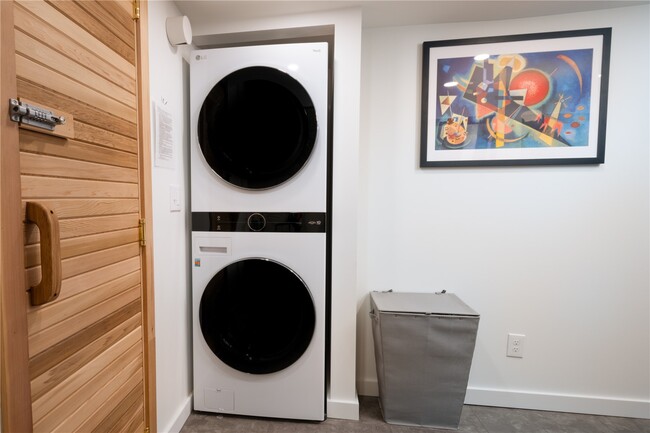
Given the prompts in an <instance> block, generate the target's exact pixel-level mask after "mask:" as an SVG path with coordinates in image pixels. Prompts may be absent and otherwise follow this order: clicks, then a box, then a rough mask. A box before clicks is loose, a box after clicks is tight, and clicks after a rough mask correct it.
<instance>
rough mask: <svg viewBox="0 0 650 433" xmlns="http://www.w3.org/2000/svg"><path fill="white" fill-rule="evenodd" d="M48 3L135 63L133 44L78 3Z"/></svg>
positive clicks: (131, 62)
mask: <svg viewBox="0 0 650 433" xmlns="http://www.w3.org/2000/svg"><path fill="white" fill-rule="evenodd" d="M48 4H50V5H52V6H54V7H55V8H56V9H58V10H59V11H60V12H62V13H63V14H64V15H66V16H67V17H68V18H70V19H71V20H72V21H73V22H75V23H77V24H78V25H79V26H80V27H81V28H83V29H85V30H86V31H87V32H88V33H89V34H92V35H93V36H95V37H96V38H97V39H98V40H99V41H100V43H101V44H102V45H105V46H107V47H110V48H112V49H113V51H115V52H116V53H117V54H119V55H120V56H121V57H123V58H124V59H126V60H127V61H128V62H129V63H130V64H132V65H135V50H134V49H133V46H129V45H128V44H127V43H125V42H124V41H122V40H121V39H120V38H118V37H117V36H115V35H114V34H113V32H111V31H109V30H108V29H107V28H106V27H104V25H102V23H101V22H99V21H98V20H96V19H95V17H93V16H92V15H90V14H89V13H88V12H86V11H85V10H83V9H82V8H80V7H79V5H78V4H76V3H74V2H71V1H69V0H63V1H52V0H48Z"/></svg>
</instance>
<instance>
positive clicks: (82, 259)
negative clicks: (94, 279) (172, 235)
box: [25, 242, 140, 287]
mask: <svg viewBox="0 0 650 433" xmlns="http://www.w3.org/2000/svg"><path fill="white" fill-rule="evenodd" d="M139 255H140V244H139V243H137V242H135V243H131V244H127V245H121V246H118V247H113V248H107V249H103V250H100V251H95V252H93V253H89V254H84V255H81V256H77V257H72V258H69V259H66V260H61V272H62V275H63V278H64V279H65V278H71V277H74V276H75V275H79V274H83V273H85V272H90V271H94V270H96V269H99V268H103V267H105V266H108V265H111V264H113V263H118V262H121V261H123V260H126V259H129V258H131V257H136V256H139ZM41 277H42V274H41V267H40V266H34V267H33V268H29V269H26V270H25V279H26V280H27V282H28V284H29V285H30V287H33V286H35V285H36V284H38V283H39V282H40V281H41Z"/></svg>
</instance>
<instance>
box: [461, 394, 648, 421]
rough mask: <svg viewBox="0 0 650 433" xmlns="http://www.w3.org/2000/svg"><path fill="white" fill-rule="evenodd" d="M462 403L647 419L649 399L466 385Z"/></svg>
mask: <svg viewBox="0 0 650 433" xmlns="http://www.w3.org/2000/svg"><path fill="white" fill-rule="evenodd" d="M465 403H466V404H475V405H480V406H499V407H513V408H518V409H535V410H550V411H555V412H571V413H586V414H591V415H607V416H622V417H630V418H646V419H650V401H648V400H632V399H625V398H611V397H600V396H591V395H567V394H550V393H541V392H522V391H504V390H499V389H485V388H474V387H469V388H467V394H466V395H465Z"/></svg>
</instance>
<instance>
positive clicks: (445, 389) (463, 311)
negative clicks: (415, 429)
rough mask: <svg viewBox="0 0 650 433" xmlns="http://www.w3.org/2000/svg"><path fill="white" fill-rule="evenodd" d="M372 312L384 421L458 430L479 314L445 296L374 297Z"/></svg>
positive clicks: (392, 294)
mask: <svg viewBox="0 0 650 433" xmlns="http://www.w3.org/2000/svg"><path fill="white" fill-rule="evenodd" d="M370 307H371V309H370V317H371V319H372V334H373V339H374V343H375V360H376V363H377V379H378V383H379V403H380V406H381V411H382V415H383V416H384V420H385V421H386V422H387V423H390V424H403V425H415V426H425V427H442V428H454V429H457V428H458V424H459V423H460V414H461V411H462V409H463V403H464V402H465V392H466V391H467V381H468V378H469V369H470V367H471V364H472V356H473V354H474V345H475V343H476V332H477V330H478V322H479V315H478V313H476V311H474V310H472V309H471V308H470V307H468V306H467V305H466V304H465V303H464V302H463V301H461V300H460V299H459V298H458V297H457V296H456V295H454V294H452V293H445V292H442V293H397V292H371V293H370Z"/></svg>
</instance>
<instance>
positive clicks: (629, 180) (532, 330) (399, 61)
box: [357, 6, 650, 418]
mask: <svg viewBox="0 0 650 433" xmlns="http://www.w3.org/2000/svg"><path fill="white" fill-rule="evenodd" d="M649 17H650V13H649V8H648V7H647V6H641V7H633V8H620V9H613V10H608V11H599V12H593V13H581V14H572V15H564V16H553V17H543V18H536V19H522V20H515V21H507V22H481V23H462V24H448V25H426V26H411V27H392V28H375V29H365V30H364V33H363V61H362V83H363V84H362V102H361V113H362V123H361V144H362V150H361V156H360V159H361V161H362V172H361V179H362V186H361V197H363V198H364V201H363V202H362V204H361V206H362V210H361V211H360V221H364V224H360V234H359V287H358V290H359V291H358V304H359V314H358V322H359V334H358V340H359V344H358V363H357V365H358V381H359V382H358V386H359V393H360V394H374V395H376V392H377V389H376V376H375V366H374V355H373V353H372V336H371V333H370V328H369V320H368V305H367V299H368V295H367V294H368V291H370V290H387V289H393V290H395V291H438V290H441V289H446V290H448V291H451V292H455V293H456V294H458V295H459V296H460V297H461V298H462V299H463V300H465V301H466V302H467V303H468V304H469V305H470V306H472V307H473V308H474V309H475V310H477V311H478V312H479V313H480V314H481V321H480V326H479V334H478V340H477V347H476V350H475V354H474V362H473V366H472V371H471V375H470V382H469V391H468V394H467V399H466V401H467V403H474V404H485V405H503V406H512V407H524V408H539V409H550V410H565V411H576V412H591V413H601V414H612V415H622V416H637V417H646V418H648V417H650V368H649V365H650V293H649V291H650V290H649V287H650V281H649V262H650V256H649V230H648V224H649V221H650V215H649V196H650V183H649V172H650V171H649V152H648V143H649V139H648V137H649V135H648V123H649V122H648V119H649V118H650V112H649V102H648V101H649V99H648V95H649V93H650V92H649V87H648V77H649V76H650V71H649V67H648V62H649V61H648V54H649V32H648V22H649ZM610 26H611V27H613V35H612V54H611V69H610V77H609V104H608V109H609V110H608V116H607V120H608V124H607V144H606V155H605V164H603V165H600V166H596V165H594V166H565V167H562V166H548V167H521V168H516V167H504V168H487V167H485V168H435V169H420V168H418V158H419V130H420V129H419V128H420V122H419V113H420V73H421V50H422V46H421V44H422V42H423V41H433V40H441V39H455V38H467V37H480V36H491V35H498V34H516V33H530V32H545V31H554V30H570V29H576V28H595V27H610ZM508 332H514V333H522V334H525V335H526V336H527V338H526V346H525V356H524V358H523V359H515V358H507V357H506V356H505V352H506V335H507V333H508Z"/></svg>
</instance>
